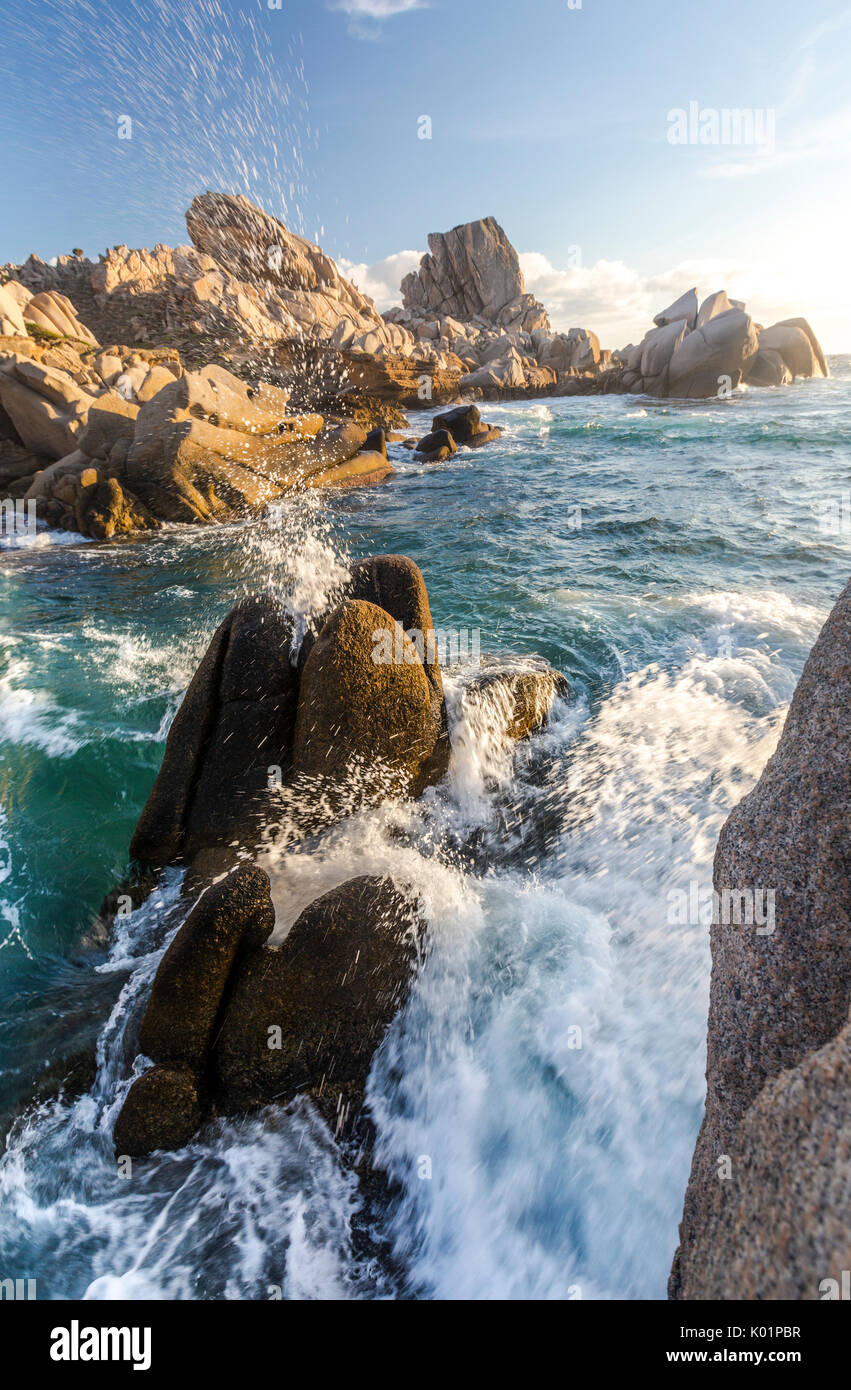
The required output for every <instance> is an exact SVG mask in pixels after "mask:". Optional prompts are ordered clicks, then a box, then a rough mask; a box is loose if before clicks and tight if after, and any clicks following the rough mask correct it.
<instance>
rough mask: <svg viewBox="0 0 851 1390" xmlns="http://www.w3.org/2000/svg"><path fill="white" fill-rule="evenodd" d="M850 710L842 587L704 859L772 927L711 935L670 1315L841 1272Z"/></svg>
mask: <svg viewBox="0 0 851 1390" xmlns="http://www.w3.org/2000/svg"><path fill="white" fill-rule="evenodd" d="M849 700H851V584H849V585H848V587H847V588H846V589H845V590H844V592H843V593H842V595H841V596H840V598H839V600H838V602H837V603H836V606H835V607H834V609H833V611H832V613H831V614H830V617H829V618H828V620H827V622H826V623H825V626H824V628H823V629H822V632H821V635H820V636H819V638H818V641H817V642H816V644H815V646H814V647H813V650H812V652H811V653H810V656H809V658H808V660H807V663H806V665H805V667H804V671H803V674H802V676H801V679H800V681H799V683H798V687H797V689H796V691H795V694H794V697H793V699H792V703H791V706H790V708H789V713H788V716H787V719H786V724H785V726H784V729H783V734H782V737H781V739H780V743H779V745H778V748H777V752H776V753H775V754H774V756H773V757H772V758H771V759H770V760H769V763H768V765H767V767H766V769H765V771H764V772H763V774H762V777H761V778H760V780H759V782H758V783H757V785H756V787H755V788H754V790H753V791H752V792H751V793H750V794H749V795H748V796H746V797H745V798H744V800H743V801H741V802H740V803H739V805H738V806H737V807H736V808H735V810H734V811H733V812H732V813H731V815H730V816H729V818H728V820H727V822H726V824H725V825H724V827H723V829H722V831H721V836H720V839H719V842H718V849H717V851H716V855H715V873H714V883H715V891H716V894H718V895H719V901H720V902H723V897H722V896H721V895H722V894H723V893H724V892H725V890H726V891H727V892H732V893H733V894H735V895H737V896H738V895H739V894H741V893H742V892H744V893H748V892H751V893H753V894H754V895H756V894H763V893H771V894H772V900H773V903H774V909H773V918H771V920H768V913H767V911H766V910H764V911H763V912H762V913H761V914H759V917H758V916H757V913H756V912H754V913H753V914H752V920H751V922H750V924H748V922H747V921H745V922H743V923H741V924H737V923H736V922H735V920H734V921H733V922H724V923H721V922H716V923H714V924H713V926H712V929H711V941H712V990H711V998H710V1007H709V1027H708V1035H707V1067H706V1080H707V1091H706V1116H705V1119H704V1121H703V1126H702V1128H701V1131H700V1135H699V1137H698V1141H697V1147H696V1149H695V1154H694V1161H693V1164H692V1171H691V1177H690V1179H689V1184H688V1190H687V1192H686V1198H685V1207H684V1211H683V1220H682V1224H681V1226H680V1247H679V1249H678V1251H677V1254H676V1257H675V1259H674V1266H673V1270H672V1273H671V1281H670V1292H671V1295H672V1297H674V1298H684V1299H704V1298H709V1299H711V1298H765V1299H769V1298H770V1299H775V1298H796V1299H799V1298H807V1299H817V1298H819V1297H821V1296H822V1295H821V1293H820V1288H819V1286H820V1283H821V1281H822V1280H824V1279H828V1278H835V1279H839V1278H840V1276H841V1271H842V1270H843V1269H847V1268H848V1267H849V1255H851V1246H849V1223H848V1217H849V1210H851V1085H849V1083H851V1051H849V1031H848V1010H849V1003H851V899H849V893H848V881H849V874H848V868H849V855H848V824H847V808H848V805H849V800H850V799H851V736H850V735H849V731H848V706H849ZM763 902H764V904H765V907H766V908H767V903H768V899H763ZM718 915H721V914H720V913H719V914H718ZM727 915H728V916H729V915H731V914H730V913H728V914H727ZM738 915H739V916H740V917H741V916H745V915H746V914H745V913H743V912H742V911H741V910H740V911H739V914H738ZM758 921H762V923H763V925H762V926H759V925H758ZM725 1156H726V1157H727V1158H728V1159H729V1160H730V1163H729V1175H728V1176H725V1175H724V1174H725V1168H724V1163H723V1160H724V1157H725Z"/></svg>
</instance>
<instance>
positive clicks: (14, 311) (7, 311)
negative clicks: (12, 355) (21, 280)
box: [0, 285, 27, 338]
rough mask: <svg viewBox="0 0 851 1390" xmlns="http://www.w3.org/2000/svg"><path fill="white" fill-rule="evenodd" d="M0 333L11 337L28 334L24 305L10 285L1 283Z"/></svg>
mask: <svg viewBox="0 0 851 1390" xmlns="http://www.w3.org/2000/svg"><path fill="white" fill-rule="evenodd" d="M0 334H2V335H3V336H4V337H10V338H25V337H26V336H27V326H26V324H25V323H24V315H23V312H22V307H21V305H20V303H19V302H18V299H17V297H16V295H15V294H13V293H12V291H11V290H10V288H9V287H8V285H0Z"/></svg>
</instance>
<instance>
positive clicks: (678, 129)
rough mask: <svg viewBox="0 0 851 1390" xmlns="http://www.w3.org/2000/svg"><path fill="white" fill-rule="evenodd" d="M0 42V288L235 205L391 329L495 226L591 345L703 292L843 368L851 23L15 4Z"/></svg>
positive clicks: (670, 15) (324, 2)
mask: <svg viewBox="0 0 851 1390" xmlns="http://www.w3.org/2000/svg"><path fill="white" fill-rule="evenodd" d="M2 40H3V46H2V50H0V131H2V137H0V138H2V141H3V178H2V180H0V183H1V184H2V194H0V198H2V204H0V263H3V262H5V261H12V262H20V261H21V260H23V259H24V258H26V256H27V255H28V254H29V253H30V252H31V251H35V252H37V253H38V254H39V255H41V256H43V257H45V258H46V259H49V258H50V257H51V256H54V255H56V254H59V253H62V252H68V251H70V250H71V249H72V248H73V247H81V248H82V249H83V250H84V251H85V252H86V254H88V255H90V256H92V257H95V256H96V255H97V253H99V252H103V251H104V250H105V249H106V247H107V246H110V245H114V244H117V243H125V244H127V245H129V246H150V245H153V244H154V243H155V242H158V241H159V242H164V243H166V244H167V245H176V244H179V243H180V242H185V241H186V240H187V235H186V229H185V223H184V220H183V216H184V212H185V209H186V208H187V207H188V205H189V203H190V201H191V199H192V197H193V196H194V194H195V193H197V192H200V191H203V190H204V189H205V188H214V189H223V190H225V191H231V192H241V193H245V194H246V195H247V196H249V197H251V198H253V199H254V200H255V201H257V202H258V203H260V205H261V206H263V207H264V208H266V210H267V211H269V212H272V213H274V214H275V215H277V216H279V217H281V218H282V219H283V220H284V221H285V222H286V224H287V225H288V226H289V227H290V228H292V230H294V231H298V232H300V233H302V234H303V235H306V236H308V237H310V238H311V240H317V241H319V242H320V243H321V244H322V246H323V247H324V248H325V250H326V251H328V252H329V253H330V254H331V255H332V256H333V257H334V258H335V259H336V260H337V261H338V263H339V265H340V267H341V269H342V270H343V271H344V273H346V274H348V275H349V276H350V277H351V278H353V279H355V280H356V281H357V283H358V284H359V285H360V286H361V288H362V289H363V290H364V291H365V292H366V293H368V294H371V295H372V296H373V297H374V298H375V299H376V302H377V303H378V305H379V307H380V308H382V309H384V308H387V307H389V306H390V305H391V304H392V303H395V302H398V301H399V283H400V281H401V278H402V275H404V274H405V273H406V272H407V271H408V270H410V269H412V268H415V267H416V265H417V264H418V262H419V258H420V256H421V255H422V254H423V252H424V251H425V250H426V249H427V235H428V233H429V232H435V231H446V230H448V229H449V228H450V227H452V226H455V225H457V224H458V223H461V222H466V221H469V220H471V219H473V218H477V217H484V216H487V215H491V216H494V217H496V218H497V220H498V221H499V222H500V223H501V224H502V226H503V227H504V228H505V230H506V232H507V234H508V236H509V238H510V240H511V241H512V243H513V244H514V246H515V247H516V248H517V251H518V253H519V254H520V261H521V266H522V268H523V271H524V274H525V277H526V286H527V289H529V290H531V291H532V292H533V293H534V294H535V295H536V296H537V297H538V298H539V299H541V300H542V301H543V303H544V304H545V305H546V307H547V309H548V310H549V312H550V318H551V320H552V322H553V324H554V326H555V327H557V328H562V329H567V328H569V327H573V326H578V327H585V328H591V329H593V330H594V331H595V332H597V333H598V334H599V336H600V338H601V341H602V342H603V345H604V346H609V347H621V346H623V345H624V344H625V343H627V342H630V341H638V340H639V339H640V338H641V336H642V335H643V333H644V332H645V330H646V328H647V327H648V326H649V323H650V320H651V318H652V315H653V314H654V313H656V312H657V311H658V310H659V309H661V308H663V307H664V306H665V305H666V304H668V303H669V302H670V301H671V300H672V299H673V298H675V297H676V296H677V295H678V294H679V293H680V292H681V291H682V290H684V289H687V288H689V287H690V286H691V285H693V284H696V285H697V287H698V291H699V293H700V294H701V296H703V295H704V294H708V293H711V292H712V291H714V290H716V289H720V288H725V289H726V290H727V291H728V293H730V294H731V295H732V296H734V297H736V298H740V299H744V300H745V301H746V303H747V306H748V309H749V311H750V312H751V313H752V314H753V315H754V317H755V318H757V320H758V321H759V322H761V323H766V324H767V323H771V322H774V321H776V320H777V319H779V318H784V317H789V316H793V315H798V314H803V315H805V316H806V317H808V318H809V319H810V322H811V323H812V325H813V328H814V329H815V331H816V333H817V335H818V336H819V337H820V339H821V341H822V344H823V346H824V347H825V349H826V350H827V351H828V352H842V351H851V275H849V272H848V269H847V261H848V237H849V225H851V82H849V78H848V73H849V71H851V5H849V4H843V3H840V2H838V0H815V2H814V3H809V4H808V5H802V4H800V3H797V0H795V2H794V3H792V0H746V2H745V3H743V2H742V0H739V2H738V3H730V0H717V3H715V4H713V5H706V4H705V3H703V0H680V3H678V4H676V5H671V4H670V3H666V4H662V3H660V0H645V2H644V3H642V4H637V3H635V0H526V3H520V0H111V3H105V0H3V23H2ZM731 111H737V112H739V113H746V114H745V115H743V116H740V118H739V120H738V122H737V121H732V122H731V119H730V118H729V117H728V118H727V123H726V125H725V116H724V113H725V112H728V113H729V112H731ZM690 112H692V113H693V115H692V116H691V125H689V113H690ZM678 113H682V114H678ZM749 124H750V125H751V127H752V128H751V130H750V131H749V129H748V126H749ZM423 137H427V138H423ZM725 137H726V142H725ZM748 140H750V142H749V143H748Z"/></svg>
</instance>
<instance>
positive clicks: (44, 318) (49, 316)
mask: <svg viewBox="0 0 851 1390" xmlns="http://www.w3.org/2000/svg"><path fill="white" fill-rule="evenodd" d="M21 313H22V314H23V317H24V321H25V322H26V323H33V324H35V326H36V327H37V328H42V329H45V330H46V331H47V332H48V333H57V334H59V335H60V336H61V337H65V338H76V339H78V340H79V341H81V342H84V343H89V344H90V345H91V346H92V347H97V346H98V341H97V338H96V337H95V335H94V333H92V332H90V331H89V329H88V328H86V326H85V324H84V323H81V322H80V320H79V318H78V317H77V311H76V309H75V308H74V305H73V304H72V303H71V301H70V299H68V297H67V296H66V295H64V294H59V293H58V292H57V291H56V290H45V291H42V293H40V294H35V295H32V297H31V298H29V299H28V300H27V302H26V303H25V304H24V305H23V308H22V310H21Z"/></svg>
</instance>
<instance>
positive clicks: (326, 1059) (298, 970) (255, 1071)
mask: <svg viewBox="0 0 851 1390" xmlns="http://www.w3.org/2000/svg"><path fill="white" fill-rule="evenodd" d="M419 932H420V925H419V922H418V919H417V916H416V913H415V910H414V908H413V906H412V904H411V902H410V901H409V900H408V899H407V898H406V897H405V896H403V894H402V893H400V891H399V890H398V888H396V887H395V885H394V884H393V882H392V880H391V879H389V878H375V877H367V876H364V877H362V878H355V879H351V880H350V881H349V882H347V883H344V884H342V885H341V886H340V887H339V888H335V889H333V890H332V891H331V892H329V893H326V894H324V896H323V897H321V898H318V899H317V900H316V901H315V902H313V903H311V904H310V906H309V907H308V908H306V909H305V911H304V912H302V914H301V916H300V917H299V918H298V921H297V922H296V923H295V924H294V926H292V927H291V928H290V931H289V933H288V934H287V937H286V940H285V941H284V942H283V944H282V945H281V946H279V947H268V946H267V947H265V948H264V949H263V950H260V951H257V952H255V953H253V954H251V955H249V956H247V957H246V958H245V959H244V960H243V962H242V963H241V964H240V965H239V966H238V968H237V970H236V973H235V977H234V980H233V984H232V987H231V992H230V996H229V1000H228V1004H227V1008H226V1011H225V1015H224V1019H223V1022H222V1026H221V1031H220V1033H219V1036H218V1039H217V1041H216V1045H215V1049H214V1053H213V1071H212V1075H213V1087H214V1091H215V1095H216V1101H217V1104H218V1106H219V1107H220V1108H221V1109H224V1110H227V1111H233V1110H246V1109H250V1108H253V1107H255V1106H259V1105H265V1104H268V1103H269V1102H270V1101H274V1102H276V1103H277V1104H279V1105H286V1104H287V1103H288V1102H289V1101H291V1100H293V1099H295V1097H296V1096H297V1095H299V1094H304V1093H306V1094H308V1095H310V1096H311V1097H312V1098H313V1100H314V1101H315V1103H316V1104H317V1105H318V1106H319V1108H320V1109H321V1110H322V1112H323V1114H325V1116H326V1118H327V1119H328V1121H329V1123H330V1124H331V1126H332V1128H333V1129H334V1130H335V1131H337V1132H338V1133H339V1132H342V1131H343V1130H344V1129H345V1128H346V1127H347V1126H348V1125H349V1124H350V1123H351V1122H352V1121H353V1120H354V1119H355V1117H356V1115H357V1113H358V1111H359V1110H360V1108H361V1105H362V1102H363V1095H364V1090H365V1087H366V1081H367V1077H368V1075H369V1069H370V1066H371V1063H372V1057H373V1055H374V1053H375V1050H376V1048H377V1047H378V1045H379V1043H380V1042H381V1039H382V1037H383V1036H384V1033H385V1032H386V1030H387V1027H388V1026H389V1024H390V1022H391V1021H392V1019H393V1017H394V1016H395V1014H396V1012H397V1010H398V1008H399V1005H400V1003H401V1002H402V999H403V996H404V992H405V990H406V988H407V986H408V983H409V980H410V977H411V974H412V971H413V969H414V967H415V965H416V961H417V952H418V939H419Z"/></svg>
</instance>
